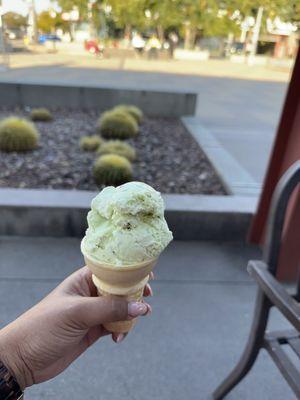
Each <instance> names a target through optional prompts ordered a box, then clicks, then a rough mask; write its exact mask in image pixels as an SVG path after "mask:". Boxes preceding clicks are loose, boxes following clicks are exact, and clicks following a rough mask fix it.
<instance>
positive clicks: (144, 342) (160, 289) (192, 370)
mask: <svg viewBox="0 0 300 400" xmlns="http://www.w3.org/2000/svg"><path fill="white" fill-rule="evenodd" d="M258 257H259V252H258V250H256V249H255V248H250V247H246V246H244V245H241V244H235V243H226V244H225V243H212V242H174V243H173V244H172V245H171V246H170V247H169V248H168V249H167V251H166V252H165V253H164V254H163V256H162V257H161V260H160V262H159V265H158V267H157V271H156V278H157V279H156V280H155V281H154V282H153V284H152V286H153V289H154V293H155V296H154V297H153V299H151V300H150V302H151V304H152V305H153V309H154V312H153V315H152V316H151V317H149V318H145V319H141V320H140V322H139V324H138V326H137V327H136V329H135V330H134V331H133V332H132V333H131V334H130V335H129V337H128V338H127V339H126V341H125V342H124V343H122V344H120V345H115V344H114V343H112V342H111V341H110V339H109V338H105V339H104V340H102V341H100V342H98V343H97V344H96V345H95V346H94V347H93V348H92V349H90V350H89V351H88V352H87V353H86V354H84V355H83V356H82V357H80V359H79V360H78V361H77V362H75V363H74V364H73V365H72V366H71V367H70V368H69V369H68V370H67V371H66V372H64V373H63V374H62V375H60V376H59V377H57V378H56V379H54V380H53V381H51V382H48V383H45V384H42V385H39V386H36V387H33V388H31V389H29V390H28V391H27V393H26V398H27V399H29V400H40V399H49V400H50V399H54V398H55V399H63V398H66V397H67V396H68V397H69V398H72V399H73V400H79V399H80V400H81V399H86V398H88V399H91V400H99V399H101V400H120V399H132V400H137V399H144V400H156V399H157V400H162V399H164V400H168V399H170V400H171V399H172V400H182V399H184V400H192V399H195V398H197V399H199V400H208V399H210V395H211V393H212V391H213V389H214V388H215V387H216V385H217V384H218V383H219V382H220V380H222V379H223V378H224V376H225V375H226V374H227V373H228V372H229V370H230V369H231V368H232V367H233V366H234V364H235V363H236V361H237V359H238V358H239V356H240V354H241V351H242V350H243V347H244V344H245V341H246V338H247V335H248V332H249V326H250V323H251V318H252V312H253V304H254V296H255V290H256V288H255V285H254V284H253V282H252V281H251V279H250V278H249V277H248V275H247V273H246V271H245V267H246V263H247V260H248V259H249V258H258ZM82 263H83V261H82V257H81V255H80V252H79V241H78V240H75V239H49V238H44V239H30V238H27V239H25V238H22V239H21V238H13V237H12V238H1V239H0V293H1V298H2V299H3V301H2V302H1V304H0V315H1V317H2V318H1V325H2V326H3V325H5V324H6V323H8V322H9V321H11V320H12V319H14V318H15V317H16V316H17V315H19V314H20V313H21V312H23V311H24V310H26V309H27V308H28V307H30V306H31V305H33V304H34V303H36V302H37V301H38V300H39V299H41V298H42V297H43V296H44V295H45V294H46V293H48V292H49V290H51V289H52V288H53V287H55V286H56V285H57V284H58V282H60V281H61V280H62V279H63V278H64V277H66V276H67V275H68V274H70V273H71V272H72V271H73V270H74V269H76V268H77V267H79V266H81V265H82ZM271 323H272V326H273V327H276V328H278V329H280V328H282V327H286V323H284V321H283V320H282V318H281V317H280V316H279V315H278V314H274V315H272V321H271ZM294 398H295V397H294V396H293V394H292V392H291V391H290V389H289V387H288V386H287V384H286V383H285V381H284V380H283V378H282V377H281V375H280V373H279V372H278V371H277V369H276V367H275V365H274V364H273V363H272V362H271V360H270V358H269V356H268V355H266V354H265V353H262V354H261V355H260V357H259V359H258V361H257V363H256V365H255V367H254V369H253V370H252V372H251V374H249V376H248V377H247V378H246V379H245V380H244V381H243V383H242V384H240V385H239V386H238V387H237V388H236V390H235V391H234V392H232V394H231V395H230V396H228V399H232V400H234V399H236V400H240V399H243V400H253V399H256V400H282V399H284V400H293V399H294Z"/></svg>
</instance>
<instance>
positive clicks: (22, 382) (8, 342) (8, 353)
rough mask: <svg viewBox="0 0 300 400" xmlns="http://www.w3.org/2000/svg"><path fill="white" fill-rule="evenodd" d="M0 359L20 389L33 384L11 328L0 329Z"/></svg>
mask: <svg viewBox="0 0 300 400" xmlns="http://www.w3.org/2000/svg"><path fill="white" fill-rule="evenodd" d="M0 361H1V362H2V364H3V365H4V366H5V367H6V369H7V370H8V371H9V373H10V374H11V376H12V377H13V378H14V379H15V380H16V382H17V383H18V385H19V386H20V388H21V390H24V389H25V388H26V387H28V386H31V385H32V384H33V380H32V374H31V371H30V369H29V368H28V367H27V365H26V362H24V357H23V356H22V353H21V351H20V347H19V343H18V342H17V338H16V335H15V334H14V332H13V330H10V329H3V330H1V331H0Z"/></svg>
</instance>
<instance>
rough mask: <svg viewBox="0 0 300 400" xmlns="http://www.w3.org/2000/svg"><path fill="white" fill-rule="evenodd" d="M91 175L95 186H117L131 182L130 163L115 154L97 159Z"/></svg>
mask: <svg viewBox="0 0 300 400" xmlns="http://www.w3.org/2000/svg"><path fill="white" fill-rule="evenodd" d="M93 173H94V178H95V182H96V183H97V185H112V186H118V185H121V184H123V183H126V182H129V181H131V180H132V166H131V163H130V162H129V161H128V160H127V159H126V158H125V157H121V156H118V155H116V154H106V155H103V156H101V157H99V158H98V159H97V160H96V162H95V164H94V170H93Z"/></svg>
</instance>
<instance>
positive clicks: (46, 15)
mask: <svg viewBox="0 0 300 400" xmlns="http://www.w3.org/2000/svg"><path fill="white" fill-rule="evenodd" d="M68 25H69V24H68V22H66V21H64V20H63V19H62V17H61V14H59V13H57V14H56V16H55V17H54V18H53V17H52V16H51V14H50V11H43V12H41V13H40V14H39V15H38V16H37V26H38V29H39V30H40V31H42V32H43V33H51V32H54V31H55V30H56V29H58V28H61V29H62V30H63V31H68V30H69V26H68Z"/></svg>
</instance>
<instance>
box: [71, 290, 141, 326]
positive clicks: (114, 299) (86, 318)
mask: <svg viewBox="0 0 300 400" xmlns="http://www.w3.org/2000/svg"><path fill="white" fill-rule="evenodd" d="M148 309H149V308H148V306H147V304H145V303H141V302H130V303H128V301H127V300H126V299H124V298H122V297H118V296H100V297H81V298H80V300H79V303H78V308H77V310H76V319H77V321H78V322H80V323H82V324H83V325H84V327H86V328H92V327H93V326H97V325H101V324H104V323H107V322H115V321H125V320H127V319H131V318H135V317H138V316H141V315H146V314H147V312H148Z"/></svg>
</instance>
